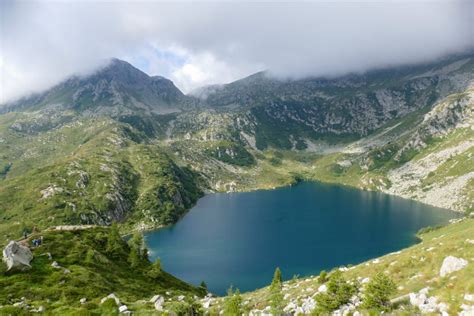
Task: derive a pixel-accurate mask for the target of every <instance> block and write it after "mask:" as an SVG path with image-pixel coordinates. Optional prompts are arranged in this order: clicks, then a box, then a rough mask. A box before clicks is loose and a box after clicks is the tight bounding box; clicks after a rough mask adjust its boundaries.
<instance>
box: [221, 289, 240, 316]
mask: <svg viewBox="0 0 474 316" xmlns="http://www.w3.org/2000/svg"><path fill="white" fill-rule="evenodd" d="M241 314H242V297H241V296H240V291H239V289H237V290H235V292H233V291H232V286H231V287H230V288H229V289H228V290H227V297H226V299H225V301H224V316H240V315H241Z"/></svg>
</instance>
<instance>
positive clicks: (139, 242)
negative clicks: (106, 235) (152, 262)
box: [128, 232, 148, 259]
mask: <svg viewBox="0 0 474 316" xmlns="http://www.w3.org/2000/svg"><path fill="white" fill-rule="evenodd" d="M128 245H129V247H130V249H131V250H132V249H133V250H135V251H136V252H137V255H138V257H139V258H141V259H148V249H147V248H146V246H145V240H144V238H143V234H142V233H141V232H135V233H134V234H133V236H132V238H131V239H130V240H129V242H128Z"/></svg>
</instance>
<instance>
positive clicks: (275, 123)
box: [195, 55, 474, 149]
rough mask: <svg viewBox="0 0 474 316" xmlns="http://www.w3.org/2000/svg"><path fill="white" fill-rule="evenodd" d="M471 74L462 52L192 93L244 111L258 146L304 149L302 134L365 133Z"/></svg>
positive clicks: (251, 80)
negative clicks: (330, 75) (338, 73)
mask: <svg viewBox="0 0 474 316" xmlns="http://www.w3.org/2000/svg"><path fill="white" fill-rule="evenodd" d="M473 72H474V58H473V56H472V55H467V56H460V57H453V58H450V59H447V60H443V61H441V62H437V63H431V64H426V65H421V66H412V67H400V68H390V69H384V70H378V71H371V72H368V73H366V74H362V75H356V74H354V75H347V76H344V77H340V78H308V79H301V80H277V79H274V78H272V77H270V76H269V75H268V74H267V73H263V72H262V73H257V74H254V75H252V76H249V77H247V78H244V79H241V80H238V81H235V82H233V83H230V84H227V85H222V86H212V87H210V88H208V89H207V90H206V89H201V91H198V92H197V93H196V94H195V95H198V96H199V95H201V96H202V98H203V100H204V101H205V102H207V103H208V104H209V105H211V106H214V107H215V108H216V109H220V110H221V111H234V112H236V111H245V112H246V113H247V114H248V115H249V117H250V121H252V122H254V123H255V124H256V125H257V126H258V128H256V129H255V130H254V131H253V134H254V135H253V136H255V138H256V142H257V146H258V147H259V148H265V147H267V146H274V147H283V148H287V149H289V148H291V147H292V143H295V142H299V143H300V146H303V147H304V146H305V145H304V142H305V140H304V139H305V138H309V139H311V138H312V139H314V138H328V139H331V138H334V137H336V139H342V138H344V137H347V136H355V137H361V136H366V135H368V134H370V133H371V132H373V131H374V130H376V129H377V128H379V127H381V126H382V125H384V124H385V123H387V122H389V121H390V120H393V119H397V118H401V117H404V116H405V115H407V114H409V113H411V112H413V111H416V110H419V109H422V108H425V107H429V106H432V105H433V104H434V103H435V102H436V101H438V100H440V99H442V98H444V97H445V96H447V95H448V94H450V93H454V92H460V91H463V90H464V89H466V88H467V86H468V85H469V82H470V81H471V80H472V79H473ZM275 133H277V134H278V135H279V137H278V138H279V139H278V141H277V140H275V139H274V137H272V135H274V134H275Z"/></svg>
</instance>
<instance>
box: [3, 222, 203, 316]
mask: <svg viewBox="0 0 474 316" xmlns="http://www.w3.org/2000/svg"><path fill="white" fill-rule="evenodd" d="M39 236H43V244H42V245H41V246H39V247H37V248H33V255H34V259H33V261H32V268H31V269H30V270H27V271H24V272H18V271H12V272H5V270H4V269H5V268H4V266H3V264H0V269H2V271H0V288H1V289H2V290H1V291H0V306H4V308H0V314H2V315H3V314H4V313H11V314H12V315H16V314H17V313H21V312H24V311H26V308H25V305H29V306H30V307H29V308H28V309H29V310H31V309H38V308H39V307H40V306H42V307H43V308H44V309H45V311H46V312H48V313H49V314H54V315H90V314H93V315H103V314H115V313H117V311H118V307H116V308H114V309H110V306H109V307H107V306H108V305H107V304H105V305H101V304H100V300H101V298H103V297H105V296H107V295H109V294H110V293H114V294H115V295H116V296H117V297H118V298H119V299H120V300H121V304H126V305H130V303H133V302H136V301H137V300H142V299H145V300H149V299H150V298H151V297H152V296H153V295H156V294H160V295H164V296H167V297H174V296H179V295H186V296H189V297H193V296H194V295H199V296H201V295H203V294H204V293H205V291H204V290H203V289H198V288H194V287H192V286H190V285H188V284H186V283H184V282H182V281H180V280H178V279H176V278H174V277H173V276H171V275H169V274H168V273H166V272H164V271H162V272H161V273H159V275H158V276H156V277H150V276H149V275H148V272H149V271H150V270H151V268H152V264H151V263H150V262H149V261H148V260H146V258H143V259H141V260H140V262H139V263H138V265H137V266H134V267H132V266H131V263H130V262H129V255H130V251H131V249H130V247H129V246H128V245H127V243H126V242H125V241H124V240H122V239H120V238H119V239H116V244H115V245H114V247H113V248H111V247H110V240H111V239H113V238H114V236H113V233H112V229H110V228H102V227H97V228H92V229H79V230H75V231H42V232H39V233H35V234H33V235H32V236H31V237H30V240H31V239H32V238H38V237H39ZM54 261H55V262H57V263H58V264H59V267H58V268H55V267H53V266H52V263H53V262H54ZM166 293H168V294H166ZM82 298H86V299H87V302H86V303H85V304H81V303H80V299H82ZM20 302H23V303H20ZM15 303H19V304H17V305H18V306H17V307H13V306H12V305H14V304H15ZM144 304H145V303H144ZM109 305H110V304H109Z"/></svg>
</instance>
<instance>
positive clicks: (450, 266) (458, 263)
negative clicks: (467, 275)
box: [439, 256, 468, 277]
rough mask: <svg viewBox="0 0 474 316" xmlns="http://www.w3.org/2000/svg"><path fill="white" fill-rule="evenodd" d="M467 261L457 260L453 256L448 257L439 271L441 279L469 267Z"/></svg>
mask: <svg viewBox="0 0 474 316" xmlns="http://www.w3.org/2000/svg"><path fill="white" fill-rule="evenodd" d="M467 264H468V262H467V260H464V259H462V258H456V257H453V256H448V257H446V258H444V260H443V264H442V265H441V269H440V271H439V275H440V277H444V276H446V275H448V274H450V273H452V272H456V271H459V270H461V269H463V268H465V267H466V266H467Z"/></svg>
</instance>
